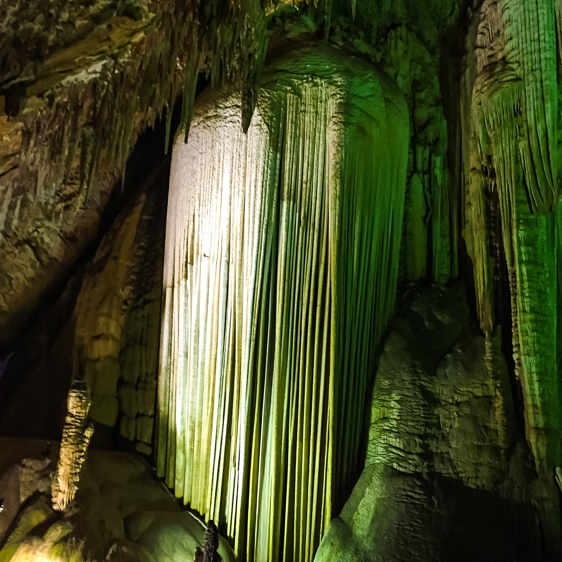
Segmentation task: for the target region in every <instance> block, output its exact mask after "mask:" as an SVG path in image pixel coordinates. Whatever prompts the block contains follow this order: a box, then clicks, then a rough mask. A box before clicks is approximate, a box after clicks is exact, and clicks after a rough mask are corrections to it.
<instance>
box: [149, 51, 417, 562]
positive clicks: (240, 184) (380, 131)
mask: <svg viewBox="0 0 562 562" xmlns="http://www.w3.org/2000/svg"><path fill="white" fill-rule="evenodd" d="M239 108H240V98H239V96H238V95H237V94H234V93H229V92H217V93H212V92H208V93H207V94H204V95H203V96H202V98H201V100H200V102H198V106H197V108H196V111H195V114H194V120H193V123H192V127H191V131H190V137H189V142H188V144H187V145H184V144H183V143H182V142H179V143H178V144H176V146H175V148H174V155H173V162H172V175H171V184H170V196H169V212H168V221H167V233H166V257H165V269H164V287H165V288H164V290H165V297H164V302H165V304H164V323H163V333H162V344H161V354H162V359H161V368H160V379H159V385H160V386H159V409H160V411H159V425H158V433H157V447H158V473H159V475H162V476H164V477H165V478H166V482H167V483H168V485H169V486H171V487H173V488H174V489H175V493H176V495H177V496H178V497H183V499H184V501H185V502H186V503H189V504H190V505H191V506H192V507H193V508H195V509H196V510H198V511H199V512H201V513H204V514H206V516H208V517H210V518H212V519H213V520H214V521H215V522H217V524H223V525H226V528H227V532H228V535H229V537H232V539H233V541H234V544H235V550H236V552H237V554H238V555H239V556H241V557H246V559H247V560H249V561H251V560H256V561H261V560H271V561H273V560H286V561H289V560H300V561H304V560H311V559H312V557H313V555H314V551H315V548H316V546H317V544H318V542H319V541H320V538H321V536H322V533H323V531H324V529H325V528H326V526H327V525H328V523H329V521H330V519H331V517H332V514H333V512H332V509H333V505H334V503H335V502H337V501H339V500H338V497H339V494H340V493H341V491H342V490H343V489H344V486H345V485H347V484H348V483H349V482H350V479H351V478H353V475H354V473H355V471H356V470H357V464H358V459H359V457H358V452H359V446H360V439H361V431H362V427H363V407H364V396H365V392H366V389H367V383H368V379H369V374H370V368H371V365H372V364H373V359H374V353H375V351H376V348H377V344H378V341H379V339H380V337H381V335H382V331H383V329H384V327H385V325H386V322H387V320H388V318H389V316H390V314H391V313H392V311H393V306H394V298H395V291H396V284H397V277H398V259H399V248H400V238H401V233H402V215H403V208H404V191H405V174H406V156H407V143H408V121H407V113H406V106H405V103H404V99H403V97H402V95H401V94H400V91H399V90H398V88H397V86H396V84H395V83H394V82H393V81H392V80H391V79H390V78H389V77H388V76H386V75H385V74H384V73H383V72H382V71H380V70H379V69H378V68H377V67H374V66H372V65H370V64H368V63H365V62H364V61H362V60H359V59H357V58H354V57H350V56H348V55H346V54H344V53H342V52H340V51H338V50H336V49H333V48H331V47H327V46H323V45H317V46H312V47H308V48H305V49H300V50H299V49H297V50H293V51H291V52H289V53H288V54H285V55H284V56H282V57H280V58H278V59H274V60H273V61H272V62H271V63H270V64H269V65H267V66H266V68H265V69H264V74H263V76H262V86H261V90H260V94H259V97H258V102H257V109H256V112H255V114H254V116H253V118H252V124H251V126H250V129H249V130H248V133H247V136H246V135H244V134H243V132H242V127H241V122H240V118H239V114H240V111H239Z"/></svg>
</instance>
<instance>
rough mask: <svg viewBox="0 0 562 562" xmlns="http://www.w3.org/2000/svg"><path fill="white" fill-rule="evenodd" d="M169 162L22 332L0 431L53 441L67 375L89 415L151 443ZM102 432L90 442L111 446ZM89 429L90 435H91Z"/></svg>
mask: <svg viewBox="0 0 562 562" xmlns="http://www.w3.org/2000/svg"><path fill="white" fill-rule="evenodd" d="M168 167H169V161H168V160H165V161H164V162H163V163H162V164H161V166H160V167H159V168H158V169H157V170H156V171H155V172H154V173H153V174H152V176H150V177H149V178H148V179H147V180H146V181H145V182H144V184H141V185H140V188H138V189H136V190H135V191H136V193H135V194H134V195H133V197H132V199H131V201H130V203H129V204H128V205H127V207H126V208H125V209H124V210H123V212H122V213H121V215H120V216H119V217H118V218H117V219H116V220H115V221H114V223H113V225H112V227H111V228H110V229H109V230H108V232H107V233H106V235H105V236H104V238H103V239H102V242H101V244H100V246H99V247H98V249H97V251H96V253H95V254H94V255H93V256H92V257H91V259H90V260H88V261H87V262H85V263H83V264H82V266H81V267H80V268H79V269H78V270H77V272H76V273H75V275H74V276H73V277H72V278H71V279H70V281H69V282H68V284H67V286H66V289H65V291H64V293H63V294H62V296H61V297H60V298H59V299H58V301H57V302H55V303H53V304H52V305H51V306H49V307H47V308H46V309H45V310H44V312H43V313H42V315H41V316H40V317H39V318H38V319H37V321H36V322H34V324H33V325H32V326H31V327H30V328H29V329H28V330H27V331H26V333H25V335H24V337H23V338H21V341H20V343H19V345H18V347H17V348H16V350H15V352H14V354H13V356H12V358H11V359H10V361H9V362H8V366H7V368H6V372H5V373H4V374H3V376H2V378H1V379H0V433H3V434H5V435H20V436H27V437H31V436H33V437H35V436H41V437H44V438H50V439H57V438H59V439H60V435H61V432H62V427H63V423H64V416H65V412H66V395H67V392H68V388H69V386H70V382H71V380H72V378H73V377H74V376H76V374H79V375H80V376H82V377H84V378H85V379H86V381H87V383H88V386H89V390H90V392H91V396H92V407H91V409H90V413H89V415H90V419H91V420H93V421H94V422H97V423H98V424H101V426H105V427H107V428H112V427H113V426H115V425H116V424H118V425H119V427H120V433H121V435H122V436H124V437H125V438H126V439H128V440H130V441H132V442H133V443H134V444H135V446H138V448H139V450H142V452H144V453H149V452H150V450H151V443H152V428H153V420H154V404H155V399H156V397H155V393H156V374H157V358H158V345H159V334H160V300H161V291H162V261H163V249H164V229H165V213H166V194H167V184H168ZM111 433H112V430H111V429H108V430H107V431H106V432H105V433H104V431H99V432H97V434H96V435H94V440H96V439H97V440H98V441H100V440H102V441H104V444H106V445H111V440H112V437H113V436H112V435H111ZM98 434H99V435H98Z"/></svg>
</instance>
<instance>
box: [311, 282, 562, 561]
mask: <svg viewBox="0 0 562 562" xmlns="http://www.w3.org/2000/svg"><path fill="white" fill-rule="evenodd" d="M459 289H460V288H458V287H457V289H456V290H448V289H439V288H427V289H423V290H420V291H416V290H413V291H412V292H413V294H412V293H410V294H407V295H406V297H405V299H404V301H403V303H402V304H401V306H400V309H401V310H400V313H399V314H398V315H397V317H396V319H395V320H394V321H393V323H392V326H391V329H390V332H389V334H388V336H387V337H386V339H385V341H384V343H383V349H382V354H381V357H380V362H379V366H378V369H377V373H376V378H375V383H374V389H373V393H372V398H371V402H370V404H371V412H370V426H369V437H368V446H367V452H366V461H365V469H364V470H363V473H362V474H361V477H360V478H359V481H358V482H357V484H356V486H355V488H354V490H353V492H352V494H351V496H350V498H349V500H348V502H347V504H346V505H345V507H344V508H343V510H342V512H341V513H340V515H339V516H338V517H336V518H335V519H334V520H333V521H332V523H331V524H330V527H329V529H328V531H327V533H326V535H325V537H324V539H323V541H322V543H321V545H320V548H319V550H318V553H317V555H316V558H315V560H316V561H317V562H323V561H330V562H343V561H348V560H349V561H350V560H354V561H361V562H363V561H364V562H367V561H375V560H396V561H408V562H410V561H419V562H421V561H430V560H431V561H434V560H458V561H465V560H466V561H467V562H468V561H470V560H482V561H488V560H489V561H492V560H512V561H517V560H521V561H523V560H543V559H545V560H555V559H556V557H557V556H559V555H560V552H562V534H561V529H560V526H559V520H558V518H557V515H555V514H557V512H558V510H559V500H558V494H557V492H556V491H555V489H554V483H550V484H549V485H546V486H545V483H544V482H542V481H541V480H539V479H538V478H537V473H536V471H535V469H534V466H533V457H532V455H531V454H530V451H529V448H528V445H527V443H526V442H525V439H524V436H523V435H521V434H520V433H519V432H518V430H517V427H516V420H515V415H514V410H513V405H512V395H511V393H512V390H511V387H510V382H509V378H508V372H507V365H506V363H505V361H504V360H503V358H502V356H501V353H499V347H500V338H499V334H498V333H496V334H493V335H492V334H490V335H488V336H484V335H482V334H481V333H479V332H478V330H477V329H475V327H474V326H472V325H471V323H470V322H469V311H468V308H467V307H466V305H465V303H464V294H463V291H460V290H459ZM553 520H557V523H558V524H557V525H556V526H554V527H552V526H551V523H550V522H551V521H553ZM476 537H477V539H476ZM546 537H547V538H546Z"/></svg>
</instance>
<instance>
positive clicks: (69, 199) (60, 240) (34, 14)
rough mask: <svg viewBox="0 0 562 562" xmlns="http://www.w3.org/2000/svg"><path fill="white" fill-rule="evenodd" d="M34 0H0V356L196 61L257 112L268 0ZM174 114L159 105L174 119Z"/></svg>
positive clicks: (59, 275) (189, 86)
mask: <svg viewBox="0 0 562 562" xmlns="http://www.w3.org/2000/svg"><path fill="white" fill-rule="evenodd" d="M199 4H200V3H199V2H193V3H189V4H181V3H175V2H160V1H155V0H116V1H115V2H107V1H105V0H93V1H91V2H87V3H84V2H79V1H76V0H56V1H55V2H50V1H45V0H32V1H31V2H26V1H22V2H19V1H17V2H13V3H3V4H2V5H1V6H0V37H2V44H1V47H0V264H1V267H0V353H4V351H5V350H8V349H9V347H10V346H11V345H12V344H13V342H14V340H15V338H16V336H17V335H18V334H19V333H20V332H21V329H22V327H23V325H24V323H25V322H26V320H27V319H28V318H29V316H30V314H31V313H32V312H33V311H34V309H35V308H36V307H37V305H38V303H39V300H40V299H41V298H44V297H45V296H46V295H48V294H49V293H50V292H51V291H53V290H55V289H60V286H61V284H63V283H64V281H65V277H66V276H67V270H68V269H70V268H71V267H72V266H73V264H74V263H75V262H76V260H77V258H78V256H79V255H80V254H81V253H82V252H83V251H84V249H85V248H86V247H87V246H88V245H89V243H91V241H92V239H93V237H94V236H95V233H96V230H97V224H98V221H99V218H100V215H101V212H102V210H103V208H104V206H105V204H106V202H107V199H108V197H109V192H110V190H111V189H112V188H113V186H114V184H115V181H116V179H117V178H118V177H119V176H120V175H121V171H122V170H123V168H124V166H125V162H126V159H127V157H128V155H129V148H130V146H131V145H132V144H134V142H135V139H136V135H137V133H138V132H139V131H141V130H143V129H144V128H145V127H147V126H149V125H151V124H153V123H154V120H155V119H156V117H157V116H158V115H159V114H160V113H161V112H162V110H163V109H164V107H168V108H171V107H172V106H173V104H174V102H175V100H176V99H177V97H178V95H179V93H180V92H181V90H182V89H184V90H185V96H184V97H183V100H184V104H183V110H182V125H183V128H184V129H185V128H188V124H189V119H190V114H191V106H192V103H193V97H194V93H195V88H196V83H197V72H198V70H199V67H200V66H204V67H206V68H207V69H208V70H209V71H210V73H211V77H212V80H213V83H220V82H222V81H224V82H237V83H240V84H242V85H243V86H244V88H243V98H244V100H245V101H244V109H243V111H244V114H245V120H246V121H247V120H248V119H249V116H250V115H251V113H252V110H253V104H254V102H255V92H256V91H257V88H256V81H257V76H258V74H259V68H260V65H261V63H262V62H263V54H264V53H265V49H266V48H267V38H266V35H265V10H264V8H263V7H262V5H261V4H260V5H258V3H256V2H254V1H252V0H250V1H248V2H228V9H227V10H224V9H222V8H223V7H224V3H222V2H221V1H218V0H212V1H211V2H205V3H204V7H203V6H200V5H199ZM170 114H171V111H168V112H167V117H168V118H169V117H170Z"/></svg>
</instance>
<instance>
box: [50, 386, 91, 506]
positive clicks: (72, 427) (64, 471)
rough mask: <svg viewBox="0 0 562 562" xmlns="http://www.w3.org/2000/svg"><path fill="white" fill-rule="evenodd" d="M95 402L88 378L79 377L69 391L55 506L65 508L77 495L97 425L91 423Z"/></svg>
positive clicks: (55, 490)
mask: <svg viewBox="0 0 562 562" xmlns="http://www.w3.org/2000/svg"><path fill="white" fill-rule="evenodd" d="M91 404H92V402H91V400H90V391H89V389H88V385H87V383H86V381H84V380H81V379H75V380H74V381H73V383H72V386H71V387H70V391H69V392H68V412H67V414H66V420H65V424H64V430H63V432H62V441H61V445H60V456H59V461H58V463H57V470H56V472H55V473H54V474H53V485H52V498H53V499H52V501H53V509H55V510H56V511H63V510H64V509H66V507H67V506H68V504H69V503H70V502H71V501H72V500H73V499H74V497H75V496H76V492H77V491H78V486H79V482H80V473H81V471H82V465H83V464H84V461H85V460H86V455H87V453H88V446H89V444H90V439H91V437H92V434H93V433H94V427H93V426H92V424H91V423H89V422H88V412H89V411H90V406H91Z"/></svg>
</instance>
